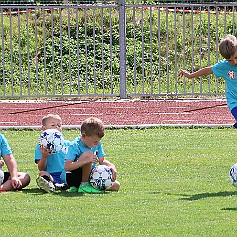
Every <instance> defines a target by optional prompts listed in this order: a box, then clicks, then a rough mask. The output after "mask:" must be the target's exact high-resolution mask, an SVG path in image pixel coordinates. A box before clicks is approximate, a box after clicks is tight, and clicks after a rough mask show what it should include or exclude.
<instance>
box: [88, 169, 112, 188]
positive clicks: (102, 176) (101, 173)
mask: <svg viewBox="0 0 237 237" xmlns="http://www.w3.org/2000/svg"><path fill="white" fill-rule="evenodd" d="M90 183H91V185H92V186H93V187H94V188H98V189H101V190H105V189H107V188H110V187H111V186H112V185H113V182H112V171H111V170H110V168H109V167H108V166H107V165H98V166H96V167H95V168H93V169H92V171H91V174H90Z"/></svg>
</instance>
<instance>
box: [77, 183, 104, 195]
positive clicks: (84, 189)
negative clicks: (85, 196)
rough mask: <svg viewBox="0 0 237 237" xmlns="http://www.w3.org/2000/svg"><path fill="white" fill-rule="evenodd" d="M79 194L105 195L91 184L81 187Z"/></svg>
mask: <svg viewBox="0 0 237 237" xmlns="http://www.w3.org/2000/svg"><path fill="white" fill-rule="evenodd" d="M78 193H104V191H103V190H99V189H97V188H94V187H92V186H91V184H90V183H87V184H86V185H80V187H79V189H78Z"/></svg>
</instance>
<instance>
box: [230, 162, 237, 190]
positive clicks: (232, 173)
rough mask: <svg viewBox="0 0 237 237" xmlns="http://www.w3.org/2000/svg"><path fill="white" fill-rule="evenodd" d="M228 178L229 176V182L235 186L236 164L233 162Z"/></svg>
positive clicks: (236, 176)
mask: <svg viewBox="0 0 237 237" xmlns="http://www.w3.org/2000/svg"><path fill="white" fill-rule="evenodd" d="M229 178H230V182H231V184H233V185H234V186H235V187H237V164H234V165H233V166H232V167H231V168H230V173H229Z"/></svg>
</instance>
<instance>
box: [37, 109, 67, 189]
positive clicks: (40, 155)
mask: <svg viewBox="0 0 237 237" xmlns="http://www.w3.org/2000/svg"><path fill="white" fill-rule="evenodd" d="M46 129H57V130H58V131H59V132H61V130H62V120H61V117H60V116H59V115H57V114H48V115H46V116H45V117H43V119H42V130H43V131H44V130H46ZM69 144H70V142H69V141H67V140H65V141H64V145H65V146H68V145H69ZM64 162H65V154H64V152H63V151H60V152H58V153H56V154H50V151H49V150H48V149H47V148H45V147H43V146H41V147H40V146H39V144H37V146H36V148H35V163H36V164H37V165H38V169H39V171H40V172H39V175H38V177H37V179H36V183H37V185H38V186H39V188H40V189H43V190H44V191H46V192H48V193H50V192H54V191H57V190H66V189H67V188H68V186H67V185H66V184H65V183H64V182H63V180H62V179H61V173H62V171H63V168H64Z"/></svg>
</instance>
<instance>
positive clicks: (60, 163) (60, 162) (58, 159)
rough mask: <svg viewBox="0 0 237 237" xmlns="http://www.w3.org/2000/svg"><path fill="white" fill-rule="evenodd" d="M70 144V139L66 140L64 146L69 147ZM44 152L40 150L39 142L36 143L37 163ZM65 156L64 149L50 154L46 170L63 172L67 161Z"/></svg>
mask: <svg viewBox="0 0 237 237" xmlns="http://www.w3.org/2000/svg"><path fill="white" fill-rule="evenodd" d="M69 145H70V141H67V140H65V141H64V146H65V147H68V146H69ZM41 156H42V153H41V151H40V146H39V144H37V145H36V148H35V163H37V161H39V160H40V159H41ZM65 157H66V154H65V152H63V151H60V152H58V153H56V154H52V155H49V156H48V158H47V163H46V168H45V171H47V172H48V173H50V174H52V173H57V172H60V173H61V172H62V171H63V169H64V163H65Z"/></svg>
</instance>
